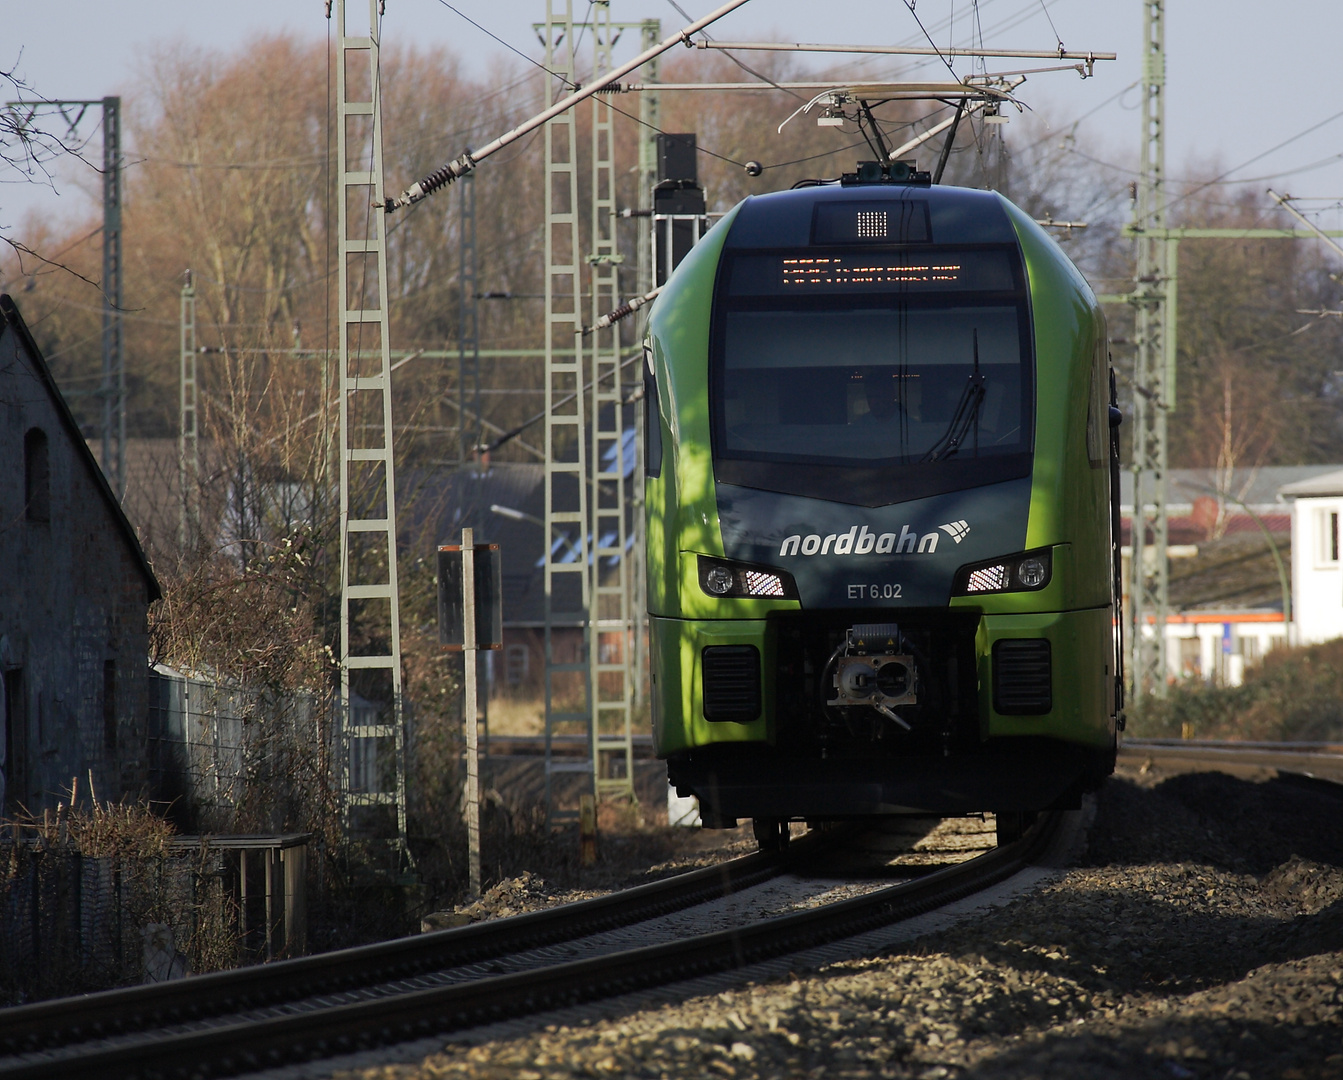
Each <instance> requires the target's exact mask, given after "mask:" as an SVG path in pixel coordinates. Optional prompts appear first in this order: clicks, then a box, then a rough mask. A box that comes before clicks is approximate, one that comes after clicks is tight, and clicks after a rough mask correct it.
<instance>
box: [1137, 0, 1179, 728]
mask: <svg viewBox="0 0 1343 1080" xmlns="http://www.w3.org/2000/svg"><path fill="white" fill-rule="evenodd" d="M1164 14H1165V0H1145V2H1144V6H1143V16H1144V17H1143V58H1142V82H1143V108H1142V113H1143V134H1142V162H1141V167H1140V176H1139V179H1138V185H1137V200H1136V203H1135V206H1134V227H1135V229H1136V230H1138V232H1139V235H1138V237H1137V244H1138V250H1137V264H1136V270H1135V273H1134V278H1135V280H1134V286H1133V292H1132V294H1131V296H1130V300H1131V302H1132V303H1133V304H1134V305H1135V312H1134V315H1135V322H1136V333H1135V341H1136V345H1137V356H1136V361H1135V369H1134V395H1133V465H1132V468H1133V517H1132V519H1131V528H1130V537H1131V540H1130V550H1131V551H1132V556H1131V558H1130V561H1129V617H1130V628H1129V630H1130V632H1129V635H1128V647H1129V653H1130V655H1129V657H1128V658H1127V659H1128V669H1129V671H1130V672H1132V679H1133V692H1132V694H1130V696H1129V703H1130V704H1129V710H1130V712H1132V713H1138V712H1140V711H1141V709H1142V700H1143V695H1144V694H1145V693H1147V692H1151V693H1154V694H1156V695H1157V696H1159V697H1164V696H1165V693H1166V602H1167V584H1168V569H1169V566H1168V563H1167V515H1166V488H1167V472H1166V466H1167V440H1166V418H1167V412H1168V410H1169V409H1170V408H1171V407H1172V405H1173V400H1172V397H1171V395H1170V392H1169V391H1170V390H1171V389H1172V388H1173V385H1174V366H1175V363H1174V362H1175V348H1174V346H1175V338H1174V335H1173V334H1171V333H1169V329H1170V328H1169V327H1168V325H1167V316H1168V306H1169V305H1168V296H1167V287H1168V282H1169V277H1170V274H1169V270H1170V267H1168V265H1167V264H1168V258H1167V256H1168V252H1169V247H1170V244H1171V242H1170V241H1169V240H1167V239H1166V237H1165V229H1166V187H1165V166H1166V162H1165V156H1166V155H1165V114H1166V53H1165V28H1164ZM1144 233H1150V234H1153V235H1143V234H1144ZM1149 534H1150V540H1149ZM1149 619H1150V620H1151V621H1152V624H1153V625H1152V631H1153V632H1152V634H1150V635H1149V634H1148V633H1146V630H1147V623H1148V620H1149Z"/></svg>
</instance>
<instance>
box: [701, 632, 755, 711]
mask: <svg viewBox="0 0 1343 1080" xmlns="http://www.w3.org/2000/svg"><path fill="white" fill-rule="evenodd" d="M701 669H702V671H703V676H704V686H703V690H704V719H706V720H732V721H735V722H736V723H739V724H744V723H749V722H750V721H752V720H754V719H755V718H756V717H757V716H759V715H760V650H758V649H757V648H756V647H755V646H754V645H710V646H709V647H708V648H706V649H705V650H704V653H703V657H702V660H701Z"/></svg>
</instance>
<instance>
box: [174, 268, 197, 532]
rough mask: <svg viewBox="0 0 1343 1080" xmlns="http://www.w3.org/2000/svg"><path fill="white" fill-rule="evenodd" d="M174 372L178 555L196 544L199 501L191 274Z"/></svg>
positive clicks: (184, 294)
mask: <svg viewBox="0 0 1343 1080" xmlns="http://www.w3.org/2000/svg"><path fill="white" fill-rule="evenodd" d="M180 322H181V326H180V335H179V336H180V355H179V370H178V394H177V405H178V414H177V415H178V426H177V431H178V435H177V486H178V491H179V494H180V495H181V498H182V514H181V520H180V521H179V522H178V536H177V542H178V546H179V548H180V549H181V551H182V553H184V554H185V552H186V551H187V549H188V548H189V547H190V545H191V544H193V543H194V542H195V540H196V530H197V528H198V526H199V522H198V521H197V519H196V514H197V512H198V510H199V505H200V504H199V499H200V475H201V461H200V425H199V422H198V417H199V413H198V406H199V404H200V392H199V390H198V388H197V383H196V355H197V354H196V289H195V286H194V285H193V284H192V280H191V271H190V270H188V271H187V272H186V283H185V284H184V285H183V286H182V299H181V320H180Z"/></svg>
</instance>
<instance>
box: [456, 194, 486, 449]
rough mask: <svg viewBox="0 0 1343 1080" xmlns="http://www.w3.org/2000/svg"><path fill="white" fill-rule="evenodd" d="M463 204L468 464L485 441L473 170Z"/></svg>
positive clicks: (462, 365) (462, 388)
mask: <svg viewBox="0 0 1343 1080" xmlns="http://www.w3.org/2000/svg"><path fill="white" fill-rule="evenodd" d="M460 205H461V211H462V215H461V236H460V238H459V243H460V244H461V251H460V253H459V254H460V257H461V258H460V263H459V270H458V278H457V280H458V282H459V284H460V286H461V298H460V302H459V304H458V323H457V327H458V329H457V394H458V400H459V401H460V403H461V408H460V410H459V411H458V413H457V425H458V429H457V430H458V435H459V439H458V443H459V458H460V460H461V462H462V464H463V465H465V464H466V463H467V462H468V461H470V460H471V457H472V455H473V454H474V453H475V451H476V449H477V447H479V446H480V444H481V442H482V441H483V440H482V431H481V425H480V299H479V297H478V296H477V293H478V292H479V284H478V274H479V269H480V268H479V265H478V256H477V249H476V178H475V175H474V174H472V173H467V174H466V176H464V177H462V186H461V204H460Z"/></svg>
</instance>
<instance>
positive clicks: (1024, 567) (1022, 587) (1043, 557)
mask: <svg viewBox="0 0 1343 1080" xmlns="http://www.w3.org/2000/svg"><path fill="white" fill-rule="evenodd" d="M1052 575H1053V558H1052V557H1051V555H1050V552H1049V549H1048V548H1045V549H1043V550H1041V551H1026V552H1022V553H1021V554H1020V555H1009V556H1007V557H1006V558H1002V559H991V560H989V561H988V562H982V563H972V564H971V565H969V566H962V567H961V568H960V569H959V570H957V571H956V577H955V580H954V582H953V584H952V589H951V595H952V596H982V595H984V594H987V593H1005V592H1036V591H1038V590H1039V589H1043V588H1044V587H1045V586H1046V585H1048V584H1049V581H1050V578H1051V577H1052Z"/></svg>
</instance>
